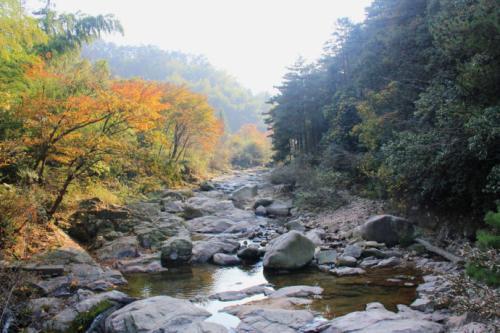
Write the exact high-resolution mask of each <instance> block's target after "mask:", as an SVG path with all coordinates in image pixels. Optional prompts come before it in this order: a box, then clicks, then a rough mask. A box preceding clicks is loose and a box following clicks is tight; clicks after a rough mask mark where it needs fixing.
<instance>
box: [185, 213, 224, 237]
mask: <svg viewBox="0 0 500 333" xmlns="http://www.w3.org/2000/svg"><path fill="white" fill-rule="evenodd" d="M188 226H189V229H190V230H191V231H196V232H199V233H205V234H220V233H223V232H224V231H226V230H227V229H228V228H230V227H232V226H233V222H232V221H231V220H229V219H226V218H221V217H218V216H202V217H198V218H195V219H192V220H190V221H189V222H188Z"/></svg>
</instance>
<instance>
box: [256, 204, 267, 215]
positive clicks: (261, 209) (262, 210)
mask: <svg viewBox="0 0 500 333" xmlns="http://www.w3.org/2000/svg"><path fill="white" fill-rule="evenodd" d="M255 215H257V216H266V215H267V209H266V207H264V206H259V207H257V208H256V209H255Z"/></svg>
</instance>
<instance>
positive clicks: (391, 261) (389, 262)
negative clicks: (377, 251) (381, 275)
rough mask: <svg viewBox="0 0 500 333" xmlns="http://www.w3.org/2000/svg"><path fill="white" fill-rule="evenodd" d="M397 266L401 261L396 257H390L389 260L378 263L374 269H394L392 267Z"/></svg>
mask: <svg viewBox="0 0 500 333" xmlns="http://www.w3.org/2000/svg"><path fill="white" fill-rule="evenodd" d="M399 264H401V259H399V258H396V257H391V258H387V259H384V260H381V261H379V263H378V264H377V266H375V267H376V268H384V267H394V266H397V265H399Z"/></svg>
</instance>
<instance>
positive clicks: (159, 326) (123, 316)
mask: <svg viewBox="0 0 500 333" xmlns="http://www.w3.org/2000/svg"><path fill="white" fill-rule="evenodd" d="M209 316H210V313H209V312H208V311H206V310H204V309H201V308H198V307H196V306H195V305H193V304H192V303H191V302H189V301H186V300H181V299H176V298H173V297H169V296H156V297H151V298H146V299H143V300H140V301H136V302H133V303H130V304H129V305H127V306H125V307H123V308H121V309H120V310H117V311H115V312H113V313H112V314H111V315H110V316H109V317H108V318H107V319H106V323H105V327H106V332H107V333H130V332H150V333H153V332H179V333H180V332H186V330H187V329H188V328H189V327H192V326H191V325H192V324H196V323H200V322H202V321H203V320H205V319H206V318H208V317H209Z"/></svg>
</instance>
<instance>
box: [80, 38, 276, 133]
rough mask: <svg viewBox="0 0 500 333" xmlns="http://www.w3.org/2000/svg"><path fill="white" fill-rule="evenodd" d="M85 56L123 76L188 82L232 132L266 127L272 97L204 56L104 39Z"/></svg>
mask: <svg viewBox="0 0 500 333" xmlns="http://www.w3.org/2000/svg"><path fill="white" fill-rule="evenodd" d="M82 55H83V56H84V57H85V58H88V59H90V60H91V61H98V60H102V59H104V60H106V61H107V62H108V63H109V66H110V68H111V71H112V73H113V74H114V75H116V76H119V77H122V78H132V77H141V78H143V79H146V80H157V81H164V82H170V83H174V84H181V85H186V86H187V87H188V88H189V89H191V90H193V91H195V92H198V93H200V94H203V95H206V96H207V97H208V102H209V104H210V105H211V106H212V107H213V108H215V109H216V110H218V111H220V112H221V118H222V119H223V120H224V123H225V124H226V125H227V127H228V129H229V130H230V131H232V132H236V131H237V130H238V129H239V128H240V127H241V126H243V125H245V124H249V123H250V124H257V125H259V127H261V128H263V127H264V126H263V123H262V118H261V114H262V113H263V112H265V111H267V110H268V108H269V107H268V106H267V105H266V101H267V100H268V99H269V96H268V95H267V94H265V93H261V94H256V95H254V94H252V92H251V91H250V90H248V89H246V88H244V87H242V86H241V85H240V84H239V83H238V82H237V81H236V80H235V79H234V78H233V77H231V76H229V75H228V74H227V73H225V72H223V71H220V70H217V69H215V68H214V67H213V66H212V65H211V64H210V63H208V61H207V60H206V59H205V58H203V57H200V56H193V55H188V54H184V53H181V52H175V51H173V52H169V51H163V50H161V49H159V48H157V47H154V46H116V45H114V44H112V43H104V42H101V41H99V42H96V43H93V44H91V45H87V46H85V48H84V50H83V52H82Z"/></svg>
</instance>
